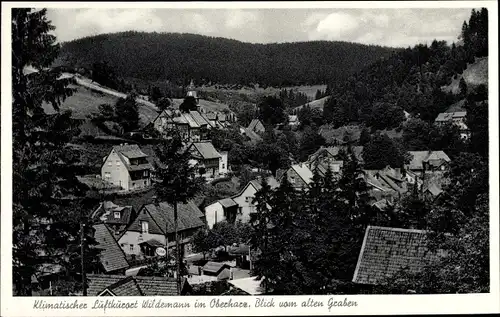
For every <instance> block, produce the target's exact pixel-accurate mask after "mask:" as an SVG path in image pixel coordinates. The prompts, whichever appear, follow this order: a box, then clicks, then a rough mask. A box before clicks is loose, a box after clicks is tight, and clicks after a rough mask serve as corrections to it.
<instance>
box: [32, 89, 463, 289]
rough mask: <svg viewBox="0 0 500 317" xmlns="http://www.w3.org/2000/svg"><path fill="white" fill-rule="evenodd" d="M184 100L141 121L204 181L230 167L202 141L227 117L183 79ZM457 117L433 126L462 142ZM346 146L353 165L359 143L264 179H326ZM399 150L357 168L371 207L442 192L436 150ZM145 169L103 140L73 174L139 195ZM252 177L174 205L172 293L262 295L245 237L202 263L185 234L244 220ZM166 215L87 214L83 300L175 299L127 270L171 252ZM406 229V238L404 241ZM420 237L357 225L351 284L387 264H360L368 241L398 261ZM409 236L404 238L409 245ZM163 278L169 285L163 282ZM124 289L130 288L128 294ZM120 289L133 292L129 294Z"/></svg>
mask: <svg viewBox="0 0 500 317" xmlns="http://www.w3.org/2000/svg"><path fill="white" fill-rule="evenodd" d="M186 97H192V98H194V99H195V100H196V103H197V109H196V110H195V111H189V112H181V111H179V110H170V109H166V110H163V111H161V112H160V113H159V114H158V116H157V117H156V118H155V119H154V120H153V121H152V122H151V126H152V127H154V129H155V130H156V131H157V132H158V133H159V134H160V135H162V136H163V137H166V135H167V134H166V132H167V131H170V130H172V129H174V130H176V131H178V132H179V134H180V135H181V137H182V140H183V145H184V149H183V150H184V151H187V152H189V153H190V155H191V160H190V164H191V165H192V166H194V167H195V168H196V171H198V173H199V175H200V176H201V177H203V178H204V179H205V180H206V182H213V181H216V180H218V179H223V178H224V179H226V178H227V177H228V175H231V173H232V170H231V166H230V165H229V164H228V152H227V151H222V150H218V149H216V148H215V147H214V145H213V144H212V142H211V140H210V139H209V138H208V134H209V131H210V129H215V128H217V129H227V128H228V127H230V126H231V125H235V124H237V118H236V115H235V114H233V113H213V112H209V113H206V112H205V111H203V110H202V109H201V108H200V106H199V97H198V96H197V91H196V88H195V87H194V85H193V82H192V81H191V84H190V85H189V87H188V92H187V95H186ZM465 115H466V113H465V112H445V113H440V114H439V115H438V117H437V118H436V120H435V121H436V124H437V125H439V124H443V123H447V122H452V123H453V124H455V125H457V126H458V127H459V128H460V131H461V135H462V137H463V138H467V137H468V130H467V126H466V124H465ZM288 122H289V123H288V124H289V126H290V127H292V128H294V127H297V126H299V125H300V122H299V121H298V119H297V115H290V116H289V119H288ZM265 129H266V128H265V126H264V124H263V123H262V122H261V121H260V120H259V119H253V120H252V121H251V122H250V124H249V125H248V127H240V128H239V131H240V133H241V134H242V135H243V136H247V137H248V138H249V139H253V140H255V139H256V140H261V139H262V137H263V134H264V132H265V131H266V130H265ZM136 133H141V132H136ZM348 148H351V150H352V152H353V153H354V157H355V159H356V160H357V161H358V163H359V164H360V165H361V166H363V155H362V153H363V146H357V145H351V144H347V143H345V144H340V145H337V146H322V147H320V148H319V149H318V150H317V151H316V152H314V153H313V154H312V155H310V156H309V157H308V159H307V160H306V161H304V162H297V163H295V164H293V165H291V166H290V167H289V168H288V169H280V170H278V171H277V174H276V175H275V176H273V175H272V173H271V172H270V171H267V172H266V173H267V174H268V176H267V177H266V181H267V183H268V184H269V185H270V186H271V188H272V189H275V188H277V187H279V186H280V183H281V182H282V180H283V179H284V178H286V179H287V181H288V182H289V183H290V184H291V185H292V187H293V188H294V190H296V191H307V190H308V188H309V186H310V184H311V182H312V181H313V174H314V173H315V172H317V173H318V174H319V175H322V176H324V175H325V173H326V172H327V170H328V169H330V171H331V172H332V173H333V175H334V177H336V178H339V177H340V175H341V174H342V167H343V164H344V162H343V161H342V159H341V158H339V157H340V156H341V154H342V152H343V151H344V153H347V149H348ZM409 153H410V154H411V156H412V158H411V160H410V162H409V164H407V165H405V166H404V168H403V169H399V168H392V167H390V166H387V167H385V168H383V169H380V170H372V169H364V170H363V177H364V181H365V182H366V184H367V186H368V192H369V194H370V205H371V206H372V207H374V208H377V209H379V210H384V208H386V207H387V206H388V205H392V204H394V203H395V202H396V201H397V200H400V199H401V198H402V197H403V196H404V195H405V194H407V193H408V192H410V191H412V190H413V188H416V189H417V190H418V191H419V192H421V193H422V195H423V196H424V197H425V199H427V200H429V201H435V200H437V199H439V197H440V195H441V193H442V189H441V187H442V186H443V185H445V184H446V181H447V180H446V178H445V177H444V175H445V172H446V171H447V169H448V168H449V164H450V158H449V157H448V156H447V155H446V153H445V152H444V151H441V150H436V151H428V150H423V151H410V152H409ZM154 165H155V164H154V162H153V159H152V157H151V156H150V155H148V154H146V153H144V152H143V151H142V150H141V147H140V145H138V144H127V143H122V144H119V145H112V146H110V147H109V153H108V154H107V155H106V156H105V157H103V158H102V167H101V173H100V174H98V175H85V176H81V177H80V181H81V182H82V183H86V184H88V185H89V186H90V187H94V188H95V189H97V190H99V191H109V192H118V193H120V195H121V196H122V197H123V196H127V195H129V194H137V193H139V195H140V193H141V192H147V191H149V190H151V188H152V187H153V184H154V182H155V167H154ZM256 169H257V168H256ZM261 180H262V177H258V178H255V179H252V180H250V181H249V182H248V183H247V184H242V186H241V190H239V191H238V193H236V194H234V195H231V196H228V197H224V198H222V199H219V200H216V201H214V202H212V203H211V204H209V205H206V206H201V205H200V203H199V202H198V203H197V202H196V201H194V200H193V201H189V202H188V203H186V204H181V205H180V206H179V210H180V212H179V224H180V226H179V228H178V230H179V231H178V234H179V236H180V237H181V238H180V239H181V240H180V246H181V254H182V259H183V262H184V263H185V264H186V268H187V275H185V276H183V284H182V287H181V289H180V295H185V294H188V293H189V292H190V290H191V289H192V287H193V286H194V285H197V284H206V283H207V282H212V281H227V282H228V283H229V284H230V285H231V288H232V289H236V290H237V291H239V292H240V293H242V294H250V295H257V294H262V290H261V287H260V285H259V281H257V280H255V278H254V277H252V276H251V275H250V272H251V267H252V258H253V256H252V249H251V245H249V244H248V241H238V242H237V243H234V244H233V245H229V246H224V245H220V246H218V247H216V248H213V249H212V250H203V251H204V252H208V254H209V257H208V259H209V260H204V259H205V258H206V257H205V255H204V254H202V253H201V252H196V251H195V250H196V247H194V248H193V237H194V236H195V234H196V233H197V231H199V230H204V229H205V228H208V229H213V227H214V226H215V225H216V224H217V223H221V222H230V223H232V224H235V223H244V224H248V223H249V222H250V218H251V215H252V213H255V212H256V205H255V203H254V201H253V200H254V197H255V194H256V193H257V192H258V191H259V190H260V189H261V188H262V186H261ZM173 216H174V214H173V208H172V206H171V205H169V204H167V203H162V202H160V203H156V202H155V201H153V199H151V200H150V201H148V202H147V203H145V204H144V205H142V206H137V205H136V206H135V207H134V206H132V205H118V204H116V203H115V202H113V201H102V202H101V203H100V204H99V206H97V207H96V208H95V210H94V211H93V212H92V213H91V216H90V217H91V219H92V221H93V223H95V224H94V225H93V231H94V236H95V239H96V241H97V243H98V248H99V249H100V250H101V251H100V255H99V259H100V262H101V269H100V270H99V271H97V272H93V273H90V272H89V274H87V277H88V278H89V287H88V290H87V294H88V295H89V296H103V295H107V296H119V295H122V292H126V293H124V294H127V295H156V294H162V295H163V294H168V295H177V293H176V288H175V280H172V279H169V277H165V278H163V279H162V278H159V277H147V276H137V273H138V272H140V270H141V269H144V268H146V267H147V266H148V265H150V264H151V263H154V262H155V261H161V260H162V257H164V256H165V254H167V253H169V252H173V251H172V250H174V249H175V237H174V228H173V225H172V224H173V223H174V219H173ZM372 232H373V233H372ZM408 235H411V236H412V237H413V238H410V240H408ZM422 235H423V232H421V231H415V230H406V229H404V228H381V227H368V228H367V229H366V237H367V238H368V240H365V241H364V245H363V248H362V249H361V253H360V255H359V259H360V261H361V262H359V263H358V266H357V268H356V273H355V275H354V276H353V281H354V282H356V283H367V284H371V283H376V282H377V277H378V276H380V275H381V274H382V273H383V272H386V271H387V270H388V269H390V268H391V263H390V262H387V264H385V265H384V266H381V267H370V266H371V265H368V263H372V262H369V261H372V260H370V259H372V258H373V257H374V256H376V255H375V254H372V253H370V252H373V248H374V247H376V246H377V245H379V246H381V245H380V243H381V242H380V240H377V238H376V237H380V236H382V237H386V238H387V239H390V241H392V243H393V246H392V247H391V251H390V252H397V253H399V254H401V258H403V257H406V258H407V257H408V250H411V249H412V248H419V247H420V246H419V245H418V241H420V240H419V237H420V236H422ZM371 239H373V240H371ZM378 239H380V238H378ZM410 241H411V243H413V244H409V243H410ZM422 241H423V240H422ZM415 243H417V244H415ZM221 249H222V250H224V249H227V252H225V253H226V256H225V257H226V260H222V259H221V258H220V257H219V256H217V255H216V254H217V252H218V251H221ZM370 250H372V251H370ZM390 252H388V253H387V254H390ZM421 256H422V254H420V253H413V258H414V259H415V260H418V259H419V258H420V257H421ZM391 261H394V262H397V261H398V260H397V259H394V258H391ZM411 261H412V260H410V262H411ZM365 262H366V264H365ZM380 263H383V262H380ZM55 276H57V275H55ZM50 278H51V274H42V275H40V276H39V277H37V280H36V281H37V283H40V284H39V285H41V286H42V290H43V289H46V290H48V291H50ZM168 283H172V285H170V286H169V284H168ZM130 285H136V286H134V289H133V290H132V289H131V288H130ZM146 285H149V286H146ZM135 287H137V291H136V290H135ZM146 287H148V288H151V290H149V291H147V292H149V293H145V289H144V288H146ZM152 289H155V290H152ZM129 292H136V294H135V293H129Z"/></svg>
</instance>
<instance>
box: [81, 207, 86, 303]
mask: <svg viewBox="0 0 500 317" xmlns="http://www.w3.org/2000/svg"><path fill="white" fill-rule="evenodd" d="M84 229H85V225H84V223H83V217H82V221H81V222H80V261H81V266H82V286H83V296H87V286H86V283H87V276H86V274H85V245H84V243H85V232H84Z"/></svg>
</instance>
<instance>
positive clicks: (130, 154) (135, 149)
mask: <svg viewBox="0 0 500 317" xmlns="http://www.w3.org/2000/svg"><path fill="white" fill-rule="evenodd" d="M113 150H115V152H116V153H118V154H120V155H123V156H125V157H126V158H129V159H135V158H141V157H148V155H147V154H146V153H144V152H143V151H142V150H141V148H140V147H139V146H138V145H137V144H126V145H116V146H114V147H113Z"/></svg>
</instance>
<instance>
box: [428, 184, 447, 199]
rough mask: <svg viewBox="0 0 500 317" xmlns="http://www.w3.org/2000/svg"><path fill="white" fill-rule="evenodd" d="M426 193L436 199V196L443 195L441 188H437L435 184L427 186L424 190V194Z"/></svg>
mask: <svg viewBox="0 0 500 317" xmlns="http://www.w3.org/2000/svg"><path fill="white" fill-rule="evenodd" d="M427 191H428V192H429V193H431V194H432V195H433V196H434V197H437V196H439V195H441V193H443V190H442V189H441V187H439V186H438V185H436V184H435V183H431V184H429V185H428V186H427V188H425V189H424V192H427Z"/></svg>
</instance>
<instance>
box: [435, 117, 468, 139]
mask: <svg viewBox="0 0 500 317" xmlns="http://www.w3.org/2000/svg"><path fill="white" fill-rule="evenodd" d="M466 117H467V111H456V112H442V113H440V114H438V116H437V117H436V120H435V123H436V125H444V124H446V123H453V124H455V125H456V126H458V127H459V128H460V136H461V137H462V138H463V139H468V138H469V136H470V132H469V128H468V127H467V124H466Z"/></svg>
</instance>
